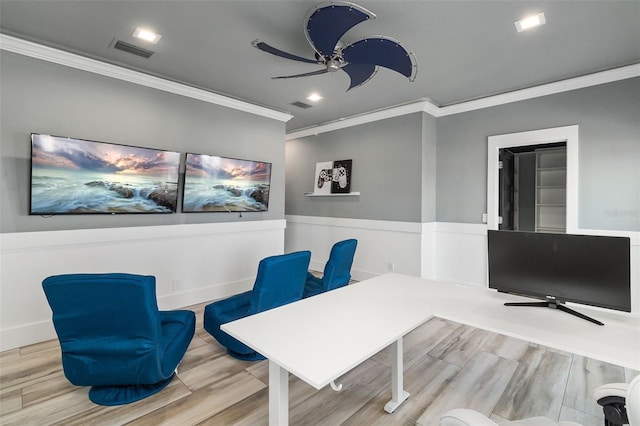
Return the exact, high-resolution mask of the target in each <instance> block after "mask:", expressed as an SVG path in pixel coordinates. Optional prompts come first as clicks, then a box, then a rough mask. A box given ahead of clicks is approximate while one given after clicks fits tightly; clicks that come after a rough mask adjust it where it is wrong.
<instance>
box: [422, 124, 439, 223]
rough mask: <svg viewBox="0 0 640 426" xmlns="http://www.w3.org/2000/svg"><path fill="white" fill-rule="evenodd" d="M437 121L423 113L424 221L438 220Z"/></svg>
mask: <svg viewBox="0 0 640 426" xmlns="http://www.w3.org/2000/svg"><path fill="white" fill-rule="evenodd" d="M437 141H438V132H437V121H436V118H435V117H433V116H431V115H429V114H422V222H423V223H429V222H435V221H436V190H437V188H436V170H437V162H436V159H437V156H436V152H437V149H436V148H437Z"/></svg>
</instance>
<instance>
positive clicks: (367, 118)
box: [285, 100, 437, 140]
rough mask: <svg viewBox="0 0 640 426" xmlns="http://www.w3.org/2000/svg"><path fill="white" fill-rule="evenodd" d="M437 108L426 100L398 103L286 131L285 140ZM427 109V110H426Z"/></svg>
mask: <svg viewBox="0 0 640 426" xmlns="http://www.w3.org/2000/svg"><path fill="white" fill-rule="evenodd" d="M434 108H437V107H436V106H435V105H433V104H432V103H431V102H430V101H428V100H423V101H417V102H412V103H409V104H404V105H398V106H394V107H390V108H385V109H381V110H378V111H373V112H368V113H365V114H362V115H356V116H353V117H349V118H345V119H341V120H337V121H332V122H329V123H326V124H321V125H319V126H314V127H308V128H306V129H300V130H295V131H292V132H290V133H287V134H286V136H285V140H291V139H298V138H304V137H306V136H313V135H318V134H320V133H325V132H332V131H334V130H339V129H345V128H347V127H353V126H359V125H361V124H366V123H371V122H373V121H380V120H384V119H387V118H392V117H399V116H401V115H407V114H413V113H415V112H428V111H433V109H434ZM427 110H428V111H427Z"/></svg>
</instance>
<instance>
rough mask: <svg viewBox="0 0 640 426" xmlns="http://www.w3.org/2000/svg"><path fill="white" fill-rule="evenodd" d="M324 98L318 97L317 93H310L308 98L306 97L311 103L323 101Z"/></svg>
mask: <svg viewBox="0 0 640 426" xmlns="http://www.w3.org/2000/svg"><path fill="white" fill-rule="evenodd" d="M323 99H324V97H322V96H320V95H319V94H318V93H312V94H310V95H309V96H307V100H308V101H311V102H318V101H321V100H323Z"/></svg>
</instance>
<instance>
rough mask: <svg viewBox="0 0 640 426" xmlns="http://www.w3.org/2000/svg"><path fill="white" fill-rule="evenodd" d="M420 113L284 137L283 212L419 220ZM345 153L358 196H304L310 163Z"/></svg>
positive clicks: (312, 170)
mask: <svg viewBox="0 0 640 426" xmlns="http://www.w3.org/2000/svg"><path fill="white" fill-rule="evenodd" d="M422 115H423V114H422V113H415V114H409V115H405V116H401V117H395V118H388V119H385V120H381V121H378V122H374V123H368V124H363V125H360V126H355V127H349V128H346V129H341V130H336V131H333V132H327V133H321V134H318V135H316V136H308V137H305V138H300V139H297V140H290V141H287V143H286V163H287V166H286V168H287V184H286V203H285V210H286V213H287V214H290V215H302V216H326V217H340V218H357V219H371V220H390V221H407V222H420V221H421V215H422V213H421V206H422V203H423V201H422V193H423V190H422V175H423V170H422V167H423V164H422V163H423V159H422V135H423V127H425V126H423V119H422ZM427 121H429V120H427ZM346 159H352V160H353V171H352V182H351V191H352V192H360V193H361V195H360V196H357V197H305V196H304V194H305V193H306V192H313V185H314V175H315V165H316V163H318V162H322V161H334V160H346ZM434 159H435V157H434ZM434 176H435V175H434Z"/></svg>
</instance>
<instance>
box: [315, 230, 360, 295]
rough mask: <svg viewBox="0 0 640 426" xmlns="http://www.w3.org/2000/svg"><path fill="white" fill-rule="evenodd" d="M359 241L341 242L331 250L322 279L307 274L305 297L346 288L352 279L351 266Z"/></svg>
mask: <svg viewBox="0 0 640 426" xmlns="http://www.w3.org/2000/svg"><path fill="white" fill-rule="evenodd" d="M357 245H358V241H357V240H354V239H350V240H344V241H339V242H337V243H335V244H334V245H333V247H332V248H331V254H330V255H329V260H328V261H327V263H326V265H324V273H323V275H322V278H317V277H315V276H313V275H312V274H311V273H310V272H307V282H306V284H305V287H304V296H303V297H311V296H315V295H316V294H320V293H323V292H325V291H329V290H333V289H336V288H338V287H344V286H345V285H347V284H349V280H350V279H351V265H352V264H353V256H354V255H355V253H356V246H357Z"/></svg>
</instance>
